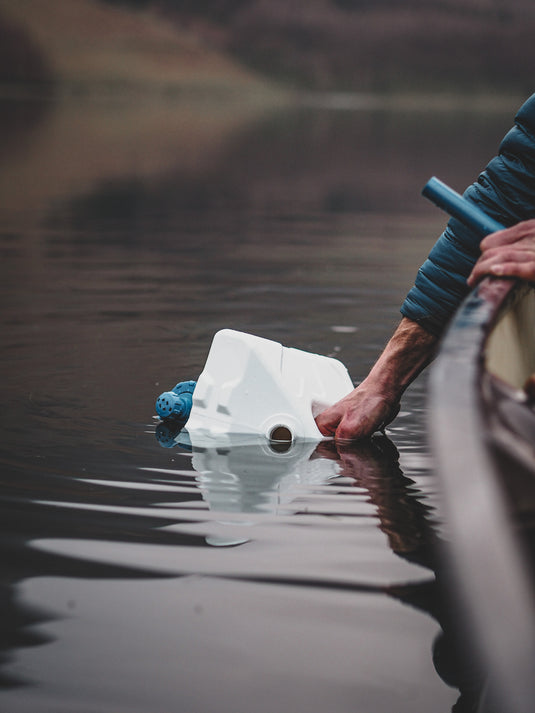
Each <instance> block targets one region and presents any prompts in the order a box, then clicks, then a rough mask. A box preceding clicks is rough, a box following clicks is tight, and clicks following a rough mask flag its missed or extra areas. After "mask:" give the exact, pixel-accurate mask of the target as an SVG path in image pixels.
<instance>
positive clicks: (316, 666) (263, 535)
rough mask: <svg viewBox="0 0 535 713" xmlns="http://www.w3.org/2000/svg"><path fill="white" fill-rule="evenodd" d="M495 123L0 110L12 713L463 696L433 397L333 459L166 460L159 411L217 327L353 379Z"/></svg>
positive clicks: (6, 613)
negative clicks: (440, 200)
mask: <svg viewBox="0 0 535 713" xmlns="http://www.w3.org/2000/svg"><path fill="white" fill-rule="evenodd" d="M515 108H516V107H513V106H512V107H511V110H510V111H505V112H503V114H502V113H498V112H495V113H491V114H487V115H485V116H482V115H480V114H477V113H473V112H472V113H471V112H468V111H467V112H459V111H457V112H453V111H452V112H439V113H433V112H426V111H413V112H409V111H395V110H392V109H390V110H386V109H385V110H380V109H375V110H374V111H345V112H337V111H333V110H327V109H321V108H316V109H311V108H308V109H306V108H303V107H301V108H300V109H296V110H293V111H291V112H289V111H278V112H274V111H271V112H269V113H268V112H267V111H265V110H263V111H262V112H260V111H257V110H254V111H253V110H251V109H250V108H249V109H247V111H245V110H243V108H241V110H240V111H238V110H237V109H236V108H235V107H230V108H228V107H213V106H205V105H199V106H187V107H181V106H178V105H160V104H154V105H153V104H150V103H149V104H148V105H143V104H142V105H140V106H132V105H131V104H128V103H122V102H120V101H117V102H109V101H108V102H106V103H105V102H99V101H98V100H89V99H85V100H81V101H76V102H75V101H64V102H57V103H50V104H47V103H44V104H43V103H36V102H32V101H29V100H26V101H25V102H23V103H22V104H21V103H7V102H6V101H4V103H3V113H2V116H3V117H4V118H3V122H4V125H5V127H7V128H8V129H9V131H8V136H9V140H8V138H7V137H6V133H5V132H4V133H3V146H4V147H6V150H5V151H3V152H2V155H1V158H0V161H1V162H2V169H3V170H2V172H1V175H2V178H1V179H0V181H1V189H2V195H3V197H4V198H3V200H4V203H3V206H2V216H1V223H0V251H1V256H2V282H1V286H0V290H1V308H0V309H1V327H2V333H3V349H2V352H1V355H0V364H1V368H2V374H3V383H4V390H3V399H2V406H1V418H2V431H3V438H2V445H1V447H0V458H1V465H2V470H1V476H0V477H1V480H2V492H1V498H0V507H1V510H2V536H1V540H0V547H1V549H2V557H3V562H4V567H3V570H2V583H1V589H0V597H1V601H2V604H3V606H2V615H1V628H2V632H3V636H2V644H1V649H0V656H1V658H0V663H2V666H1V667H0V676H1V679H0V681H1V683H2V685H3V689H2V692H0V700H1V701H2V708H3V709H5V710H10V711H32V712H36V711H52V710H53V711H80V710H83V711H84V713H85V712H91V711H99V713H102V712H103V711H110V712H111V711H114V713H115V712H117V711H127V710H128V711H148V710H150V711H152V712H156V711H169V710H174V709H176V710H181V711H182V710H183V711H188V713H195V711H199V712H201V711H202V712H203V713H205V712H206V711H211V710H215V709H217V710H218V711H227V710H228V711H233V712H236V711H241V710H244V711H245V710H251V709H253V708H254V710H255V711H259V712H260V713H261V712H262V711H264V710H266V711H268V710H269V711H272V710H274V709H278V710H293V711H305V710H306V711H307V712H308V713H310V712H311V711H320V710H321V711H324V710H331V711H346V710H347V711H349V710H359V711H373V712H374V713H378V712H380V711H392V710H396V711H397V712H398V713H399V712H402V711H410V712H411V713H415V712H417V711H422V712H430V711H436V710H450V709H451V707H452V706H453V704H454V702H455V701H456V699H457V698H458V697H459V690H458V689H459V686H461V687H462V688H463V691H464V694H463V695H464V700H467V698H466V697H467V696H468V698H469V694H468V693H467V692H466V686H465V684H464V683H462V684H460V683H459V679H458V676H457V674H458V673H459V672H458V671H455V667H454V666H453V667H452V666H451V665H450V658H449V651H450V647H449V644H448V642H447V641H446V639H447V637H448V623H447V615H446V614H445V613H444V611H443V610H442V607H441V605H440V598H439V597H438V595H437V588H436V584H435V574H434V569H436V562H435V558H434V554H433V553H434V549H433V545H434V541H435V539H436V535H437V532H438V531H439V529H440V518H439V515H437V513H436V510H435V508H436V506H437V501H436V486H435V482H434V477H433V474H432V464H431V463H430V459H429V455H428V452H427V447H426V444H425V436H424V432H425V418H426V417H425V398H424V397H425V380H420V381H419V382H417V383H416V384H415V385H414V386H413V387H412V388H411V390H410V391H409V393H408V394H407V397H406V399H405V401H404V410H403V411H402V413H401V414H400V416H399V417H398V419H397V420H396V422H395V423H394V424H393V425H392V428H391V429H390V430H389V439H384V438H383V439H375V441H374V442H372V443H369V444H365V445H361V446H359V447H355V448H347V449H345V450H344V451H336V450H335V449H333V447H332V446H329V445H328V444H322V445H321V446H320V447H318V448H314V447H312V446H311V447H310V448H309V447H308V446H304V445H303V444H295V449H294V450H293V451H292V452H290V453H287V454H274V453H269V452H266V451H265V449H264V450H263V448H264V447H263V446H262V445H258V446H254V447H253V446H251V447H250V448H249V450H247V449H244V448H235V449H230V450H229V451H228V452H218V451H213V452H210V451H203V452H200V451H197V452H194V453H190V452H188V451H186V450H183V449H181V448H180V447H179V446H178V445H177V446H174V447H172V448H162V447H161V446H160V444H159V443H158V440H157V438H156V437H155V431H156V423H157V422H156V421H155V420H154V418H153V404H154V399H155V397H156V396H157V395H158V393H160V392H161V391H163V390H164V389H166V388H169V387H170V386H171V385H172V384H174V383H176V381H178V380H182V379H188V378H195V377H196V376H197V375H198V374H199V372H200V370H201V368H202V366H203V364H204V361H205V358H206V354H207V350H208V347H209V345H210V341H211V338H212V336H213V334H214V333H215V332H216V331H217V330H219V329H221V328H222V327H231V328H234V329H241V330H244V331H247V332H251V333H254V334H259V335H261V336H265V337H267V338H272V339H276V340H277V341H281V342H282V343H284V344H286V345H288V346H296V347H299V348H303V349H306V350H310V351H313V352H318V353H322V354H328V355H334V356H337V357H338V358H339V359H341V360H342V361H343V362H344V363H345V364H346V365H347V366H348V368H349V370H350V373H351V374H352V376H353V378H354V380H355V381H358V379H360V378H362V377H363V376H364V375H365V373H366V372H367V370H368V368H369V366H370V365H371V363H372V362H373V360H374V358H375V356H376V355H377V352H378V350H379V349H380V347H381V346H382V344H383V343H384V341H385V340H386V338H387V336H388V334H389V332H390V330H391V329H392V327H393V326H394V324H395V323H396V321H397V319H398V307H399V303H400V302H401V300H402V298H403V295H404V294H405V292H406V290H407V288H408V287H409V286H410V284H411V281H412V279H413V276H414V272H415V269H416V267H417V266H418V265H419V263H420V262H421V260H422V259H423V257H425V255H426V253H427V251H428V249H429V247H430V245H431V244H432V242H433V239H434V237H435V235H436V234H437V232H438V231H439V230H440V227H441V225H442V222H443V221H442V219H441V216H440V215H437V213H436V212H435V211H434V210H433V209H432V208H430V207H429V206H426V205H424V201H423V200H421V199H419V197H418V195H419V190H420V188H421V185H423V183H424V182H425V180H427V178H428V177H429V176H430V175H431V174H433V173H437V174H439V175H441V177H442V178H443V179H445V180H447V181H449V182H450V183H452V184H453V185H455V186H456V187H462V186H463V185H464V183H466V182H467V181H469V180H471V179H472V177H473V176H474V174H475V173H476V172H477V171H478V170H479V169H480V168H481V167H482V166H483V165H484V164H485V163H486V161H487V160H488V158H489V157H490V156H491V155H492V153H493V152H494V151H495V148H496V145H497V143H498V141H499V139H500V137H501V135H502V134H503V133H504V131H505V129H506V128H507V127H508V125H509V123H510V120H511V115H512V113H513V112H514V109H515ZM444 631H445V632H446V633H445V634H444ZM462 680H464V679H462ZM466 710H468V707H467V708H466Z"/></svg>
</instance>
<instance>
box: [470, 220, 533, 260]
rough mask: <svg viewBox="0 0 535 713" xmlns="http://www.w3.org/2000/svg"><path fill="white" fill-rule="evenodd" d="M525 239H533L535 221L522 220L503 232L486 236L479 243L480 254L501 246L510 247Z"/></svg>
mask: <svg viewBox="0 0 535 713" xmlns="http://www.w3.org/2000/svg"><path fill="white" fill-rule="evenodd" d="M526 237H535V220H524V221H522V222H521V223H517V224H516V225H513V226H512V227H510V228H506V229H505V230H499V231H497V232H496V233H491V234H490V235H487V236H486V237H485V238H483V240H482V241H481V243H480V246H479V247H480V249H481V251H482V252H484V251H485V250H489V249H491V248H496V247H500V246H502V245H511V244H512V243H516V242H518V241H519V240H523V239H524V238H526Z"/></svg>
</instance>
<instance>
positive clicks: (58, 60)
mask: <svg viewBox="0 0 535 713" xmlns="http://www.w3.org/2000/svg"><path fill="white" fill-rule="evenodd" d="M0 82H3V83H21V82H22V83H38V84H41V85H42V84H63V85H67V86H70V87H71V88H73V87H74V88H76V89H79V90H87V89H90V88H92V87H94V86H98V87H99V88H100V89H102V88H103V87H104V88H106V87H107V88H109V89H110V90H117V89H125V88H131V87H138V88H139V87H140V86H143V87H144V88H147V87H148V86H150V87H152V88H155V89H159V90H163V91H168V92H172V91H173V90H174V89H184V88H188V87H194V88H199V87H200V88H208V89H210V90H226V91H228V90H236V89H237V90H239V89H244V88H248V89H251V88H258V86H261V81H260V79H259V78H258V77H256V76H254V74H253V72H251V71H250V70H248V69H246V68H245V67H243V66H240V63H239V62H236V61H234V60H232V59H231V58H230V57H227V56H226V53H225V52H220V51H219V50H218V49H216V48H212V47H210V46H209V43H207V42H206V41H204V40H203V39H202V38H200V37H198V36H197V35H196V34H195V33H192V32H190V31H188V30H182V29H181V28H180V26H179V23H176V22H172V21H170V20H169V19H168V18H166V17H165V16H164V15H162V14H158V13H156V12H154V11H152V10H151V9H147V10H143V11H139V10H135V9H133V8H132V7H127V6H126V4H125V6H124V7H120V6H118V5H117V6H113V5H112V4H108V3H105V2H101V1H99V0H47V2H44V1H43V0H17V1H16V2H13V1H12V0H0Z"/></svg>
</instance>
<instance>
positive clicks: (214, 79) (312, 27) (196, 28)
mask: <svg viewBox="0 0 535 713" xmlns="http://www.w3.org/2000/svg"><path fill="white" fill-rule="evenodd" d="M534 35H535V4H534V3H533V1H532V0H307V2H306V3H305V2H301V0H202V1H200V0H48V1H47V2H43V0H17V2H13V1H12V0H0V60H1V61H0V79H1V80H4V81H6V80H13V79H15V80H33V81H43V80H46V79H50V80H53V79H60V80H67V81H70V82H73V81H74V82H76V81H79V82H87V81H99V82H101V81H105V82H108V83H114V82H136V81H138V82H139V81H143V82H155V83H157V84H159V85H173V84H175V85H176V84H178V85H183V84H201V85H203V84H204V85H211V86H220V87H221V86H223V85H224V86H227V87H228V86H230V85H235V86H236V85H237V86H239V87H244V86H246V85H247V86H249V87H252V86H253V85H254V84H255V83H261V80H260V79H259V77H264V78H268V79H269V80H276V81H277V82H279V83H281V84H283V85H285V86H294V87H300V88H313V89H320V90H350V91H397V90H411V91H412V90H424V91H441V90H456V91H458V90H464V91H474V90H477V91H489V90H490V91H502V92H507V93H517V94H518V93H521V94H526V93H531V92H532V91H533V72H534V70H535V43H534V42H533V36H534Z"/></svg>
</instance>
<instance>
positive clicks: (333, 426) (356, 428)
mask: <svg viewBox="0 0 535 713" xmlns="http://www.w3.org/2000/svg"><path fill="white" fill-rule="evenodd" d="M437 343H438V339H437V337H434V336H433V335H431V334H429V332H426V331H425V329H423V327H420V325H419V324H417V323H416V322H413V321H412V320H410V319H407V318H406V317H404V318H403V319H402V320H401V322H400V324H399V326H398V328H397V329H396V331H395V332H394V334H393V335H392V337H391V339H390V341H389V342H388V344H387V345H386V347H385V349H384V351H383V353H382V354H381V356H380V357H379V359H378V360H377V362H376V363H375V365H374V366H373V368H372V370H371V371H370V373H369V374H368V376H367V377H366V379H365V380H364V381H363V382H362V383H361V384H360V385H359V386H357V387H356V388H355V389H354V390H353V391H352V392H351V393H349V394H348V395H347V396H345V397H344V398H343V399H341V400H340V401H338V402H337V403H336V404H334V405H333V406H331V407H330V408H328V409H326V410H325V411H323V412H322V413H320V414H319V416H317V418H316V424H317V426H318V428H319V430H320V432H321V433H322V434H323V435H324V436H334V438H335V439H336V440H337V441H350V440H351V441H356V440H360V439H362V438H369V437H370V436H371V435H372V434H373V433H375V432H376V431H377V430H380V429H381V428H384V426H386V425H388V424H389V423H390V421H392V419H393V418H395V416H397V413H398V411H399V403H400V399H401V396H402V394H403V392H404V391H405V389H406V388H407V386H408V385H409V384H410V383H411V382H412V381H413V380H414V379H415V378H416V376H417V375H418V374H419V373H420V372H421V371H422V369H424V367H425V366H427V364H428V363H429V362H430V361H431V359H432V358H433V356H434V353H435V349H436V345H437Z"/></svg>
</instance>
